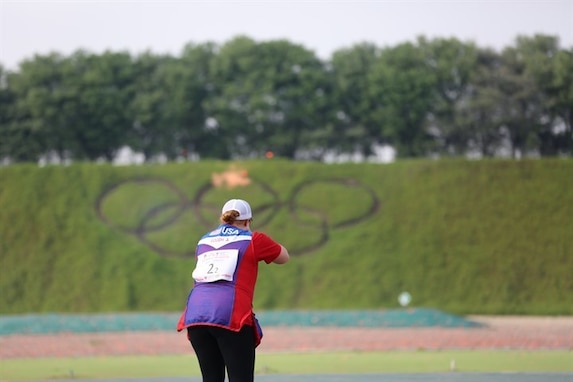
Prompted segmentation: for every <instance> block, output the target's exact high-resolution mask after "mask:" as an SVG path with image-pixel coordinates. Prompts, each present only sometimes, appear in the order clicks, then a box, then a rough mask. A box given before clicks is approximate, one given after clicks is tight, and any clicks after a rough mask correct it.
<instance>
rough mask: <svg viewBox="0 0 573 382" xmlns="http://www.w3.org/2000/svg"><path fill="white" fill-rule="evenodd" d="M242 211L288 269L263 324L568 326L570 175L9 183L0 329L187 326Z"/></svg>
mask: <svg viewBox="0 0 573 382" xmlns="http://www.w3.org/2000/svg"><path fill="white" fill-rule="evenodd" d="M228 171H232V172H236V173H237V174H239V175H236V178H237V177H238V179H239V180H244V181H245V183H247V182H249V183H248V184H245V185H242V186H235V187H228V185H225V184H219V185H218V183H217V182H218V181H219V179H221V174H223V173H225V172H228ZM241 176H243V178H241ZM232 197H240V198H245V199H247V200H249V201H250V202H251V204H252V206H253V209H254V210H255V212H254V214H255V216H254V218H255V219H254V228H255V229H259V230H262V231H265V232H267V233H269V234H271V235H272V236H273V237H274V238H275V239H277V240H278V241H280V242H281V243H283V244H284V245H285V246H286V247H287V248H289V249H290V251H291V254H292V260H291V262H289V263H288V264H287V265H285V266H278V265H270V266H267V265H264V264H263V265H261V267H260V270H259V283H258V285H257V290H256V294H255V306H256V308H257V309H259V310H263V309H264V310H271V309H273V310H274V309H383V308H395V307H398V302H397V297H398V295H399V294H400V292H402V291H408V292H410V293H411V295H412V297H413V299H412V305H413V306H417V307H428V308H435V309H442V310H445V311H449V312H452V313H458V314H531V315H533V314H535V315H537V314H543V315H545V314H548V315H558V314H566V315H570V314H573V277H572V276H571V275H572V274H573V160H570V159H563V160H560V159H544V160H521V161H506V160H481V161H465V160H451V161H450V160H440V161H430V160H423V161H398V162H396V163H392V164H384V165H380V164H336V165H326V164H320V163H309V162H288V161H280V160H266V161H244V162H222V161H216V162H215V161H202V162H197V163H180V164H175V163H172V164H165V165H145V166H127V167H114V166H111V165H98V164H74V165H71V166H47V167H43V168H39V167H37V166H33V165H15V166H9V167H4V168H0V253H1V258H0V269H1V279H0V289H1V291H2V296H1V300H0V313H2V314H11V313H32V312H34V313H41V312H86V313H89V312H124V311H142V312H143V311H156V312H157V311H178V310H181V309H182V308H183V305H184V302H185V299H186V297H187V294H188V292H189V288H190V287H191V285H192V280H191V272H192V269H193V266H194V260H193V255H192V254H193V250H194V245H195V243H196V241H197V239H198V238H199V237H200V235H202V234H203V233H204V232H206V231H207V230H208V229H209V228H212V227H214V226H216V224H218V215H219V212H220V207H221V205H222V203H223V202H224V201H225V200H226V199H228V198H232Z"/></svg>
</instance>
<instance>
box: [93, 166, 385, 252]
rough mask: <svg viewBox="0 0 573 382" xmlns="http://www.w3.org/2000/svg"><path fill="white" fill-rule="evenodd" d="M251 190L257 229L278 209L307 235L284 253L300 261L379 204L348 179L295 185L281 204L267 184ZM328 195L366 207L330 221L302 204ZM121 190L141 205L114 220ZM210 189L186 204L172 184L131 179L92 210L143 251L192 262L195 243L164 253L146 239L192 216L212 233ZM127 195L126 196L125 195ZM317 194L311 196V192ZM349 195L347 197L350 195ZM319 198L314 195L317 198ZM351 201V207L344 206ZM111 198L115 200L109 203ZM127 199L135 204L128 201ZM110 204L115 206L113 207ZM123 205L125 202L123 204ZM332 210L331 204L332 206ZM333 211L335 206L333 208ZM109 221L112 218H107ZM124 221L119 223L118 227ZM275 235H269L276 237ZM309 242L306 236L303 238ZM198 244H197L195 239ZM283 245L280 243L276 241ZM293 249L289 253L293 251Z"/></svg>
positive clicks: (369, 191) (373, 195)
mask: <svg viewBox="0 0 573 382" xmlns="http://www.w3.org/2000/svg"><path fill="white" fill-rule="evenodd" d="M252 184H253V185H254V186H255V187H259V188H260V190H261V193H262V194H264V195H266V196H265V200H263V201H261V202H259V203H253V202H251V205H252V207H253V215H254V216H256V217H257V218H256V219H257V220H256V227H257V229H259V228H264V227H265V226H267V225H269V223H271V222H272V220H273V219H274V218H275V213H276V212H277V211H279V210H281V209H283V208H284V209H286V210H287V216H288V217H289V218H290V219H291V221H292V222H295V223H296V224H297V225H298V226H300V229H301V230H304V231H305V232H310V233H312V234H313V235H314V236H311V239H307V240H310V241H309V242H306V243H303V244H302V246H299V247H296V245H295V246H291V245H289V252H290V253H291V255H293V256H302V255H305V254H308V253H310V252H311V251H314V250H316V249H318V248H320V247H321V246H323V245H324V244H325V243H326V242H327V241H328V240H329V237H330V232H331V231H332V230H335V229H340V228H344V227H348V226H351V225H354V224H357V223H359V222H361V221H362V220H364V219H367V218H369V217H371V216H372V215H374V214H375V213H376V212H377V211H378V209H379V207H380V201H379V200H378V197H377V196H376V193H375V192H374V190H372V189H371V188H369V187H368V186H365V185H364V184H362V183H360V182H359V181H358V180H356V179H352V178H325V179H314V180H308V181H303V182H301V183H299V184H297V185H296V186H295V187H294V189H293V191H292V192H291V194H290V196H289V197H288V199H286V200H284V201H281V200H280V198H279V195H278V193H277V192H276V191H275V190H273V189H272V188H271V187H270V186H269V185H268V184H267V183H264V182H262V181H260V180H257V179H252ZM317 187H318V189H320V190H322V192H324V190H325V189H326V190H329V192H330V193H331V194H332V195H331V197H332V198H333V199H336V198H339V199H340V200H339V202H340V203H352V200H357V199H356V198H359V199H361V200H364V199H366V207H365V208H362V210H359V211H352V209H351V208H345V209H344V211H345V212H346V213H347V214H348V213H349V212H348V211H352V212H350V213H349V215H348V216H338V217H332V216H330V213H331V211H323V210H321V209H319V208H317V207H316V206H314V205H312V204H310V203H309V202H307V203H306V204H305V203H303V201H302V200H303V199H304V197H305V196H306V195H308V194H309V193H311V192H312V191H313V188H317ZM124 188H135V191H137V192H133V190H127V191H128V192H125V193H124V194H129V195H133V194H136V195H137V196H139V195H140V198H141V199H142V201H141V202H140V203H139V204H138V205H137V206H136V207H135V206H134V210H136V211H135V212H134V216H129V217H123V216H119V217H118V216H115V215H114V214H113V213H112V212H113V211H112V210H113V206H114V205H117V204H118V203H120V201H122V198H121V196H120V194H121V193H122V190H123V189H124ZM214 189H215V187H214V186H213V184H211V183H205V184H204V185H202V186H201V187H200V188H199V189H198V191H197V192H196V194H195V195H194V197H193V198H191V199H190V198H188V197H187V196H186V195H185V194H184V193H183V191H182V190H181V189H179V188H178V187H177V186H176V185H175V184H173V183H172V182H170V181H168V180H166V179H162V178H155V177H149V178H135V179H129V180H125V181H121V182H119V183H116V184H114V185H112V186H110V187H108V188H107V189H105V190H104V191H103V192H102V193H101V194H100V196H99V197H98V198H97V200H96V204H95V209H96V213H97V215H98V217H99V219H100V220H101V221H102V222H104V223H105V224H106V225H108V226H110V227H112V228H114V229H118V230H120V231H121V232H124V233H126V234H129V235H133V236H134V237H136V238H137V240H139V241H140V242H142V243H143V244H145V245H147V246H148V247H149V248H151V249H152V250H153V251H154V252H156V253H157V254H159V255H161V256H165V257H183V258H186V257H193V256H194V250H195V245H196V242H195V241H194V242H189V243H188V247H187V248H184V249H181V248H179V249H174V248H168V246H166V245H165V244H164V243H160V242H159V243H158V242H157V240H156V239H154V238H152V237H150V236H153V235H151V234H158V233H159V234H161V232H162V231H166V230H169V229H170V228H172V227H173V226H174V225H176V224H179V223H180V221H182V220H183V221H185V219H188V216H191V217H192V218H193V219H194V220H195V221H198V222H199V224H201V225H202V226H203V227H204V228H205V230H208V229H210V228H213V225H214V224H216V219H215V221H214V216H215V217H216V216H218V214H219V213H220V205H219V202H218V203H213V202H210V201H209V194H210V193H212V192H213V191H214ZM129 191H131V192H129ZM315 191H316V190H315ZM349 192H350V194H349ZM322 196H323V195H318V197H322ZM349 197H350V202H349ZM114 198H116V199H117V200H115V201H114ZM132 199H137V197H133V196H132ZM114 202H115V204H114ZM122 202H123V203H125V201H122ZM128 202H129V203H132V202H133V203H136V204H137V203H138V201H137V200H130V201H128ZM334 204H336V201H334ZM335 207H336V206H335ZM112 216H113V217H112ZM122 220H123V221H122ZM276 236H277V235H273V237H276ZM305 236H309V235H305ZM195 239H197V238H195ZM278 241H280V242H283V240H280V238H279V240H278ZM293 247H294V249H291V248H293Z"/></svg>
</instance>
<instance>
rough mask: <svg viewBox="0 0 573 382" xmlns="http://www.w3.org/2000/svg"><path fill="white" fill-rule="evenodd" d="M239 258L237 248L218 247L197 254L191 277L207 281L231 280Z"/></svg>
mask: <svg viewBox="0 0 573 382" xmlns="http://www.w3.org/2000/svg"><path fill="white" fill-rule="evenodd" d="M238 258H239V250H238V249H218V250H213V251H207V252H204V253H202V254H200V255H199V256H197V265H196V266H195V270H193V274H192V276H193V279H194V280H195V281H197V282H202V283H208V282H213V281H219V280H226V281H233V274H234V273H235V269H237V261H238Z"/></svg>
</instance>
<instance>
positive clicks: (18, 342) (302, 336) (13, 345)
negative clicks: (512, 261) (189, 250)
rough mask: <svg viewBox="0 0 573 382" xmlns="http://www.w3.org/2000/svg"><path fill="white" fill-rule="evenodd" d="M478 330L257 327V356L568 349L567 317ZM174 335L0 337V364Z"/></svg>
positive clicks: (127, 347) (122, 351) (145, 344)
mask: <svg viewBox="0 0 573 382" xmlns="http://www.w3.org/2000/svg"><path fill="white" fill-rule="evenodd" d="M468 318H469V319H470V320H472V321H474V322H478V323H481V324H483V327H478V328H442V327H427V328H348V327H346V328H340V327H263V331H264V337H263V341H262V343H261V345H260V346H259V348H258V352H319V351H332V350H354V351H383V350H422V349H425V350H454V349H500V350H501V349H516V350H542V349H543V350H573V317H507V316H505V317H492V316H487V317H486V316H470V317H468ZM192 351H193V350H192V349H191V346H190V345H189V343H188V342H187V339H186V333H185V332H181V333H178V332H176V331H175V330H174V331H156V332H118V333H79V334H78V333H62V334H44V335H41V334H36V335H20V334H15V335H8V336H0V359H6V358H34V357H82V356H106V355H161V354H189V353H191V352H192Z"/></svg>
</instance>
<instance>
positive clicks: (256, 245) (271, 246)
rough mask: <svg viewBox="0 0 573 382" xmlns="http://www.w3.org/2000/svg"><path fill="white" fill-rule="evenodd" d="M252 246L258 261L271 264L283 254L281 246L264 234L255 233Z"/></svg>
mask: <svg viewBox="0 0 573 382" xmlns="http://www.w3.org/2000/svg"><path fill="white" fill-rule="evenodd" d="M252 244H253V249H254V252H255V256H256V258H257V261H264V262H265V263H267V264H269V263H272V262H273V260H275V259H276V258H277V257H278V256H279V255H280V253H281V246H280V244H279V243H277V242H276V241H274V240H273V239H271V238H270V237H268V236H267V235H265V234H264V233H262V232H253V242H252Z"/></svg>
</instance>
